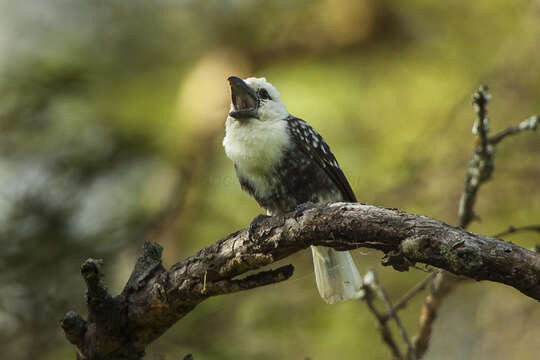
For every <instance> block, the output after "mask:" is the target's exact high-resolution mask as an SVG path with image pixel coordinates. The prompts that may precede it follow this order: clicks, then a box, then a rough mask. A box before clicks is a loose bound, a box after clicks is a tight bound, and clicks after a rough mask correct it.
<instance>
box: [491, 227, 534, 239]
mask: <svg viewBox="0 0 540 360" xmlns="http://www.w3.org/2000/svg"><path fill="white" fill-rule="evenodd" d="M526 231H531V232H538V233H540V225H526V226H514V225H510V226H509V227H508V229H506V230H505V231H502V232H500V233H498V234H495V235H493V236H492V237H494V238H501V237H503V236H506V235H510V234H515V233H517V232H526Z"/></svg>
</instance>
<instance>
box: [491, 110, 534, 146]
mask: <svg viewBox="0 0 540 360" xmlns="http://www.w3.org/2000/svg"><path fill="white" fill-rule="evenodd" d="M538 122H540V114H538V115H534V116H531V117H530V118H528V119H526V120H523V121H522V122H520V123H519V125H517V126H510V127H508V128H506V129H504V130H503V131H501V132H499V133H497V134H495V135H493V136H490V137H489V139H488V143H490V144H491V145H497V144H498V143H499V142H500V141H501V140H502V139H504V138H505V137H507V136H510V135H516V134H519V133H520V132H522V131H526V130H531V131H535V130H536V128H537V127H538Z"/></svg>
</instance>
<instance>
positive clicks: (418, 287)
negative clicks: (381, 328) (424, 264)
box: [383, 271, 438, 320]
mask: <svg viewBox="0 0 540 360" xmlns="http://www.w3.org/2000/svg"><path fill="white" fill-rule="evenodd" d="M437 273H438V271H432V272H431V273H429V275H428V276H426V277H425V278H424V280H422V281H420V282H419V283H418V284H416V285H414V286H413V287H412V288H411V289H409V291H407V292H406V293H405V295H403V296H402V297H401V299H399V300H398V301H397V302H396V303H395V304H394V311H396V312H397V311H400V310H402V309H404V308H405V307H406V306H407V304H408V302H409V301H410V300H411V299H412V298H413V297H415V296H416V295H417V294H418V293H420V292H421V291H423V290H424V289H425V288H426V287H427V286H428V285H429V284H430V283H431V281H433V279H434V278H435V275H437ZM390 316H391V314H390V313H389V312H387V313H385V314H383V317H384V318H385V319H386V320H388V319H389V318H390Z"/></svg>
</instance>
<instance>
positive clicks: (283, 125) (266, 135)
mask: <svg viewBox="0 0 540 360" xmlns="http://www.w3.org/2000/svg"><path fill="white" fill-rule="evenodd" d="M290 144H291V139H290V137H289V133H288V131H287V121H286V120H284V119H283V120H270V121H269V120H266V121H261V120H258V119H246V120H244V121H238V120H235V119H234V118H232V117H228V118H227V121H226V122H225V138H224V139H223V146H224V147H225V153H226V154H227V156H228V157H229V159H231V160H232V161H233V162H234V163H235V165H236V167H237V168H238V171H239V172H240V173H241V174H242V175H244V176H246V177H247V178H250V179H251V180H252V181H257V178H267V176H268V175H269V173H271V172H272V171H273V169H274V168H275V166H276V165H277V164H278V163H279V161H280V160H281V157H282V156H283V154H284V153H285V150H286V149H287V148H288V147H289V146H290ZM261 181H262V179H261ZM265 181H267V180H265ZM257 182H258V181H257ZM261 185H262V184H261ZM263 187H264V186H263Z"/></svg>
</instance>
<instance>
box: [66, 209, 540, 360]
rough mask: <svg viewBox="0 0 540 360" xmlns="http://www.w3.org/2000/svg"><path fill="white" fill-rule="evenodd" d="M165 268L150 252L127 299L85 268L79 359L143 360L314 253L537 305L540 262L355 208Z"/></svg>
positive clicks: (154, 250)
mask: <svg viewBox="0 0 540 360" xmlns="http://www.w3.org/2000/svg"><path fill="white" fill-rule="evenodd" d="M253 234H254V236H253V239H254V240H249V238H248V232H247V229H244V230H240V231H237V232H235V233H233V234H231V235H229V236H227V237H226V238H224V239H221V240H219V241H218V242H217V243H215V244H213V245H211V246H208V247H207V248H204V249H202V250H201V251H200V252H199V253H198V254H197V255H195V256H193V257H190V258H188V259H186V260H184V261H181V262H179V263H177V264H175V265H173V266H172V267H171V268H170V269H168V270H166V269H165V268H163V266H162V265H161V247H160V246H159V245H157V244H155V243H147V244H146V245H145V249H144V254H143V255H142V256H141V257H140V258H139V260H138V261H137V264H136V266H135V268H134V270H133V273H132V275H131V277H130V279H129V281H128V283H127V285H126V287H125V289H124V290H123V291H122V293H121V294H120V295H118V296H116V297H112V296H111V295H109V294H108V292H107V289H106V288H105V286H104V285H103V282H102V280H101V278H102V276H103V274H102V270H101V263H100V262H99V261H98V260H92V259H90V260H87V261H86V262H85V263H84V264H83V267H82V271H81V272H82V274H83V277H84V279H85V281H86V283H87V287H88V292H87V300H88V309H89V315H88V320H87V321H85V320H84V319H83V318H82V317H81V316H79V315H77V314H75V313H73V312H69V313H67V314H66V316H65V317H64V319H63V320H62V322H61V325H62V327H63V329H64V331H65V333H66V337H67V339H68V340H69V341H70V342H71V343H72V344H73V345H75V346H76V347H77V349H78V356H79V358H81V359H92V360H94V359H139V358H141V357H142V356H143V355H144V350H145V347H146V346H147V345H148V344H150V343H151V342H152V341H153V340H155V339H156V338H158V337H159V336H161V334H163V332H165V331H166V330H167V329H168V328H169V327H170V326H172V325H173V324H174V323H175V322H177V321H178V320H179V319H181V318H182V317H183V316H184V315H186V314H187V313H189V312H190V311H192V310H193V309H194V308H195V307H196V306H197V305H198V304H199V303H200V302H202V301H203V300H205V299H206V298H208V297H210V296H215V295H221V294H228V293H232V292H236V291H241V290H246V289H251V288H255V287H259V286H264V285H268V284H272V283H276V282H279V281H283V280H286V279H288V278H290V277H291V276H292V273H293V267H292V265H286V266H283V267H280V268H278V269H275V270H266V271H261V272H258V273H256V274H254V275H250V276H246V277H243V278H240V275H242V274H244V273H246V272H248V271H251V270H256V269H259V268H261V267H264V266H267V265H269V264H271V263H273V262H275V261H277V260H280V259H283V258H285V257H287V256H289V255H291V254H293V253H295V252H297V251H299V250H302V249H305V248H307V247H309V246H310V245H323V246H329V247H333V248H335V249H338V250H352V249H356V248H359V247H369V248H374V249H377V250H380V251H382V252H383V253H384V254H385V256H384V258H383V260H382V264H383V265H386V266H392V267H394V269H396V270H399V271H406V270H408V268H409V267H410V266H412V265H413V264H415V263H423V264H428V265H432V266H435V267H438V268H441V269H445V270H448V271H450V272H452V273H454V274H456V275H461V276H466V277H469V278H472V279H476V280H490V281H495V282H499V283H503V284H506V285H509V286H512V287H514V288H516V289H517V290H519V291H521V292H522V293H523V294H525V295H527V296H529V297H531V298H533V299H536V300H540V254H538V253H536V252H533V251H530V250H527V249H524V248H521V247H519V246H517V245H515V244H512V243H510V242H506V241H503V240H499V239H495V238H490V237H487V236H483V235H478V234H473V233H470V232H468V231H465V230H463V229H461V228H457V227H454V226H450V225H447V224H445V223H442V222H440V221H438V220H434V219H431V218H428V217H426V216H422V215H414V214H410V213H406V212H403V211H399V210H397V209H388V208H382V207H376V206H370V205H364V204H358V203H336V204H330V205H313V206H307V207H303V209H302V211H297V212H294V213H291V214H288V215H287V216H275V217H269V218H267V219H265V220H263V221H261V222H260V223H259V225H258V227H257V228H256V229H255V230H254V231H253Z"/></svg>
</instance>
